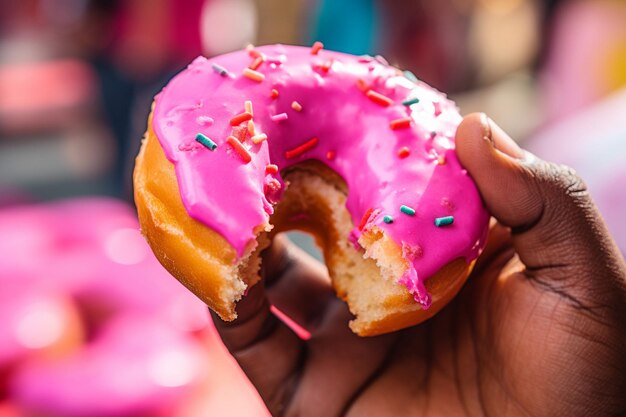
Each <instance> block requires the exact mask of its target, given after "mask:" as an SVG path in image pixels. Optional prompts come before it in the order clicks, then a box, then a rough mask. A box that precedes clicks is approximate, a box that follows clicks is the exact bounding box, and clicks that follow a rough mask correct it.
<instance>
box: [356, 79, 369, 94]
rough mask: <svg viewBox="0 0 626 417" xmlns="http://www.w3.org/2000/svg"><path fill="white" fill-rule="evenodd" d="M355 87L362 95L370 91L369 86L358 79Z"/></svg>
mask: <svg viewBox="0 0 626 417" xmlns="http://www.w3.org/2000/svg"><path fill="white" fill-rule="evenodd" d="M356 86H357V88H358V89H359V90H361V91H363V92H364V93H367V91H368V90H369V89H370V86H369V85H368V84H367V82H366V81H365V80H362V79H360V78H359V79H358V80H356Z"/></svg>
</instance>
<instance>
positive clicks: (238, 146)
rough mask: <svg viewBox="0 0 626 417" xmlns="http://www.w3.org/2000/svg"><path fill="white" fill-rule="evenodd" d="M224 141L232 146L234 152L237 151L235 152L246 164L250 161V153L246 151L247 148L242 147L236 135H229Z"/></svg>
mask: <svg viewBox="0 0 626 417" xmlns="http://www.w3.org/2000/svg"><path fill="white" fill-rule="evenodd" d="M226 142H227V143H228V144H229V145H230V146H232V147H233V149H234V150H235V152H237V154H238V155H239V156H240V157H241V160H242V161H243V162H244V163H245V164H247V163H248V162H250V161H252V157H251V156H250V153H249V152H248V150H247V149H246V148H244V146H243V145H242V144H241V142H239V141H238V140H237V138H236V137H234V136H229V137H228V139H226Z"/></svg>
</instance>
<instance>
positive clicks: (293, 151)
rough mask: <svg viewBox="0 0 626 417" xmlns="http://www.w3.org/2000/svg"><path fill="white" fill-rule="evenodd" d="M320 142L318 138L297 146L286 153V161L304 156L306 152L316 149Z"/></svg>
mask: <svg viewBox="0 0 626 417" xmlns="http://www.w3.org/2000/svg"><path fill="white" fill-rule="evenodd" d="M319 141H320V140H319V139H318V138H311V139H309V140H308V141H306V142H304V143H303V144H302V145H300V146H297V147H295V148H293V149H291V150H288V151H287V152H285V158H286V159H292V158H297V157H298V156H300V155H302V154H303V153H305V152H306V151H308V150H310V149H312V148H314V147H315V145H317V143H318V142H319Z"/></svg>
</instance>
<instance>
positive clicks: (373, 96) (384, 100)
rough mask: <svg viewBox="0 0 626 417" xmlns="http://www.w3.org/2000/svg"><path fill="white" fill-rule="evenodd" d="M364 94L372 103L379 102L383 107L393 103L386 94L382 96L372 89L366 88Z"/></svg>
mask: <svg viewBox="0 0 626 417" xmlns="http://www.w3.org/2000/svg"><path fill="white" fill-rule="evenodd" d="M365 95H366V96H367V98H369V99H370V100H372V101H373V102H374V103H376V104H379V105H381V106H383V107H387V106H389V105H391V104H393V100H392V99H390V98H389V97H387V96H384V95H382V94H380V93H378V92H376V91H374V90H368V91H367V92H366V93H365Z"/></svg>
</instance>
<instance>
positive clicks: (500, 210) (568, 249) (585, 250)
mask: <svg viewBox="0 0 626 417" xmlns="http://www.w3.org/2000/svg"><path fill="white" fill-rule="evenodd" d="M456 146H457V155H458V157H459V160H460V161H461V163H462V164H463V166H464V167H465V168H466V169H467V171H468V172H469V173H470V175H471V176H472V178H473V179H474V181H475V182H476V185H477V186H478V189H479V191H480V194H481V195H482V197H483V199H484V201H485V204H486V206H487V208H488V209H489V211H490V212H491V213H492V215H493V216H494V217H495V218H496V219H497V220H498V221H499V222H500V223H502V224H503V225H505V226H508V227H510V228H511V231H512V239H513V245H514V247H515V249H516V252H517V254H518V256H519V257H520V260H521V261H522V262H523V263H524V265H525V266H526V268H527V270H529V271H537V270H539V269H552V270H553V272H555V273H557V274H558V275H559V277H561V278H562V277H565V276H570V277H572V278H575V277H585V276H587V277H592V276H601V275H598V274H599V273H601V272H602V271H604V272H611V275H612V276H613V277H616V276H620V277H623V271H624V268H623V267H624V262H623V259H622V257H621V254H620V253H619V251H618V249H617V246H616V245H615V243H614V242H613V240H612V239H611V236H610V234H609V232H608V230H607V228H606V226H605V225H604V222H603V221H602V218H601V216H600V214H599V213H598V211H597V209H596V207H595V205H594V203H593V201H592V200H591V198H590V196H589V193H588V191H587V188H586V186H585V184H584V183H583V182H582V180H581V179H580V178H579V177H578V176H577V175H576V173H575V172H574V170H572V169H571V168H568V167H565V166H560V165H556V164H552V163H548V162H545V161H543V160H541V159H539V158H537V157H535V156H534V155H532V154H530V153H529V152H526V151H524V150H522V149H521V148H520V147H519V146H518V145H517V144H516V143H515V142H514V141H513V140H512V139H511V138H510V137H509V136H508V135H507V134H506V133H505V132H504V131H503V130H502V129H501V128H499V127H498V126H497V125H496V124H495V123H494V122H493V121H491V120H490V119H488V118H487V117H486V116H485V115H484V114H472V115H469V116H467V117H466V118H465V119H464V120H463V122H462V123H461V125H460V126H459V127H458V129H457V134H456ZM606 268H609V269H610V270H611V271H607V269H606ZM591 285H595V284H591Z"/></svg>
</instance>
